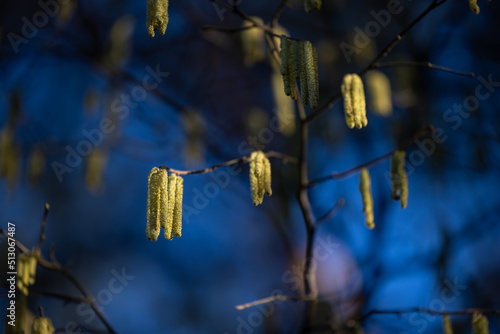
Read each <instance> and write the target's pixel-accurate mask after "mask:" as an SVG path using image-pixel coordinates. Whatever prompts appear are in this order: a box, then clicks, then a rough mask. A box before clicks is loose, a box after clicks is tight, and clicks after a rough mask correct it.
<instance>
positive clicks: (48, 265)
mask: <svg viewBox="0 0 500 334" xmlns="http://www.w3.org/2000/svg"><path fill="white" fill-rule="evenodd" d="M48 211H49V206H48V204H46V205H45V212H44V216H43V219H42V228H41V231H40V239H39V242H38V246H40V247H41V244H42V242H43V240H44V239H45V225H46V220H47V215H48ZM0 234H2V235H3V236H4V237H5V238H6V239H13V240H14V241H15V243H16V247H17V248H18V249H19V250H20V251H21V252H22V253H24V254H26V255H34V256H36V260H37V264H38V265H40V266H41V267H42V268H45V269H48V270H52V271H57V272H58V273H60V274H61V275H63V276H64V277H66V279H67V280H69V281H70V282H71V283H72V284H73V286H75V287H76V288H77V289H78V290H79V291H80V293H81V294H82V295H83V297H84V298H85V302H86V303H88V304H89V305H90V307H91V308H92V310H94V312H95V314H96V315H97V317H98V318H99V319H100V320H101V322H102V324H103V325H104V327H106V329H107V330H108V332H109V333H116V331H115V330H114V329H113V328H112V327H111V325H110V324H109V322H108V321H107V320H106V318H105V317H104V314H103V313H102V312H101V311H100V310H99V307H98V306H97V304H96V303H95V301H94V299H93V298H92V297H91V296H90V293H89V292H88V291H87V289H86V288H85V287H84V286H83V285H82V284H81V283H80V282H79V281H78V280H77V279H76V278H75V277H74V276H73V275H71V274H70V273H69V272H68V271H67V270H66V269H65V268H63V267H62V266H61V265H60V264H59V262H58V261H57V260H56V258H55V255H54V247H53V246H52V247H51V249H50V251H49V254H50V257H51V259H52V261H51V262H50V261H48V260H46V259H45V258H44V257H43V256H42V254H41V251H40V248H36V249H35V250H34V251H33V252H31V251H30V250H29V249H28V248H27V247H26V246H24V245H23V244H22V243H21V242H20V241H19V240H17V239H16V238H12V237H10V236H9V235H8V234H7V232H6V231H5V230H4V229H0ZM38 246H37V247H38Z"/></svg>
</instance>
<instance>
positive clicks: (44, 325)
mask: <svg viewBox="0 0 500 334" xmlns="http://www.w3.org/2000/svg"><path fill="white" fill-rule="evenodd" d="M54 332H55V329H54V326H53V325H52V320H50V318H47V317H38V318H35V320H34V321H33V327H32V332H31V333H32V334H53V333H54Z"/></svg>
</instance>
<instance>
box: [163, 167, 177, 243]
mask: <svg viewBox="0 0 500 334" xmlns="http://www.w3.org/2000/svg"><path fill="white" fill-rule="evenodd" d="M176 188H177V176H176V175H175V174H170V176H169V177H168V205H167V213H166V215H167V223H166V228H165V239H167V240H172V239H173V238H174V209H175V191H176Z"/></svg>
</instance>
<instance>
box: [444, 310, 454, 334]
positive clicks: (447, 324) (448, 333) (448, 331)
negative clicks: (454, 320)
mask: <svg viewBox="0 0 500 334" xmlns="http://www.w3.org/2000/svg"><path fill="white" fill-rule="evenodd" d="M443 334H453V328H452V327H451V321H450V315H449V314H445V315H443Z"/></svg>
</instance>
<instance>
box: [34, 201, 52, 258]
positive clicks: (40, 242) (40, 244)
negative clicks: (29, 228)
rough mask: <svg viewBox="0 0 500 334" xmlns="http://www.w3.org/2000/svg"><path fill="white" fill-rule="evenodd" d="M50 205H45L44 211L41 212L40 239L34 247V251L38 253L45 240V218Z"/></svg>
mask: <svg viewBox="0 0 500 334" xmlns="http://www.w3.org/2000/svg"><path fill="white" fill-rule="evenodd" d="M49 210H50V205H49V203H45V210H44V211H43V218H42V226H41V228H40V238H39V239H38V244H37V245H36V248H35V251H36V252H38V253H39V252H40V250H41V249H42V244H43V241H44V240H45V226H47V216H48V215H49Z"/></svg>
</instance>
